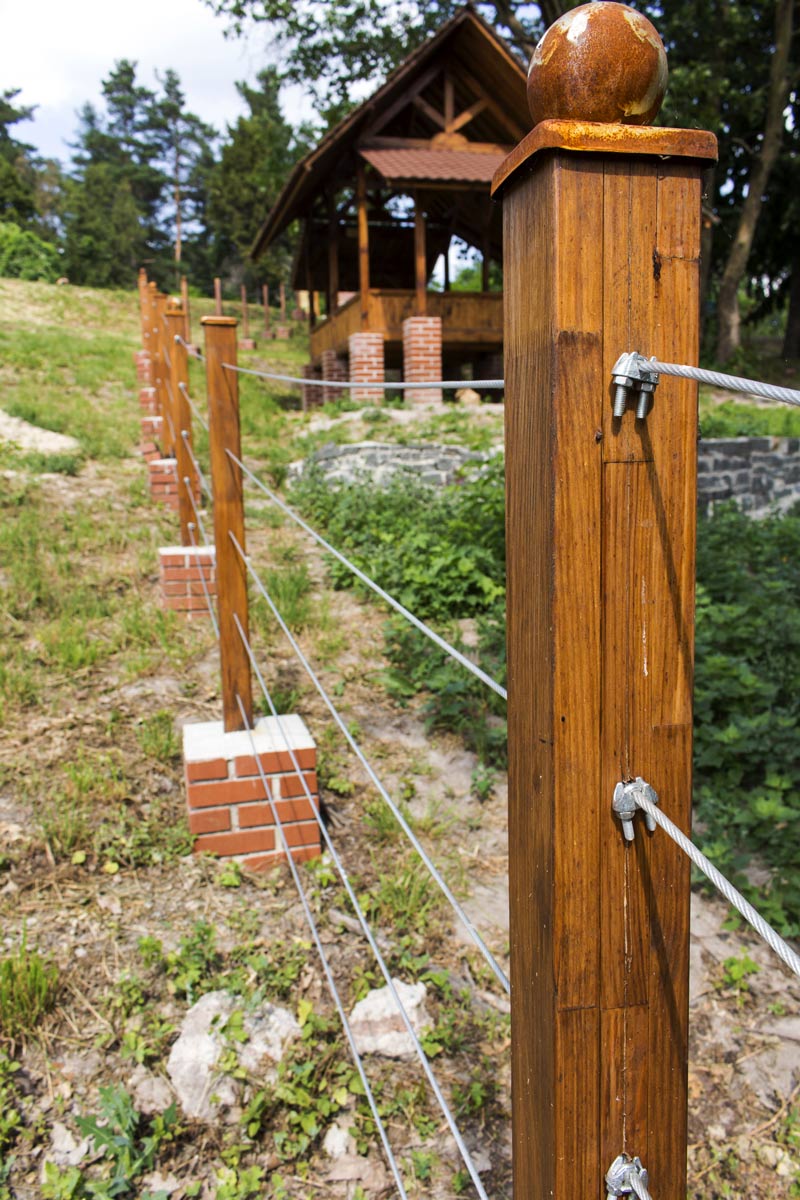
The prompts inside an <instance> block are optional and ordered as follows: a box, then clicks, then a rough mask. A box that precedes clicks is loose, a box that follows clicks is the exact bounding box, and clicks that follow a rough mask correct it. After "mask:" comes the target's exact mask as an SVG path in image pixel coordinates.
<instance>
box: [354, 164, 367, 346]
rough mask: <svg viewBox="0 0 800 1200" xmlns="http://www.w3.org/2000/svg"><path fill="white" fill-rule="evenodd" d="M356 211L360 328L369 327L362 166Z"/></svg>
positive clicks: (359, 170) (359, 172)
mask: <svg viewBox="0 0 800 1200" xmlns="http://www.w3.org/2000/svg"><path fill="white" fill-rule="evenodd" d="M356 209H357V212H358V295H359V300H360V303H361V328H362V330H367V329H369V216H368V213H367V177H366V175H365V173H364V168H363V167H361V166H360V167H359V168H358V174H357V175H356Z"/></svg>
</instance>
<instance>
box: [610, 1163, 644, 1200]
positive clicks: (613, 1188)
mask: <svg viewBox="0 0 800 1200" xmlns="http://www.w3.org/2000/svg"><path fill="white" fill-rule="evenodd" d="M632 1175H635V1176H636V1177H637V1179H638V1180H639V1182H640V1183H642V1184H643V1185H644V1187H647V1183H648V1176H647V1171H645V1169H644V1167H643V1166H642V1162H641V1159H639V1158H633V1159H631V1158H628V1156H627V1155H626V1154H620V1155H619V1156H618V1157H617V1158H615V1159H614V1161H613V1163H612V1164H611V1166H610V1167H609V1168H608V1171H607V1172H606V1193H607V1196H608V1200H613V1197H616V1196H631V1195H633V1194H634V1190H635V1189H634V1188H633V1186H632V1185H631V1176H632Z"/></svg>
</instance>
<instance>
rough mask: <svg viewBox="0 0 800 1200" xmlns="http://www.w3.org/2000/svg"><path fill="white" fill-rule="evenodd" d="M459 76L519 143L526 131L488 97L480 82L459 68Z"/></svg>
mask: <svg viewBox="0 0 800 1200" xmlns="http://www.w3.org/2000/svg"><path fill="white" fill-rule="evenodd" d="M459 76H460V78H461V81H462V82H463V83H466V84H467V86H468V87H471V88H472V89H473V90H474V91H476V92H477V93H478V95H479V96H481V97H482V98H483V99H484V100H485V101H486V107H487V108H488V109H489V111H490V112H491V113H492V115H493V116H494V117H496V118H497V120H498V121H499V122H500V124H501V125H502V126H503V127H504V128H505V129H507V130H508V132H509V133H510V134H511V137H512V138H513V139H514V141H515V142H519V141H521V140H522V138H524V137H525V135H526V133H527V132H528V130H527V129H523V128H522V126H521V125H518V124H517V122H516V121H515V120H514V118H513V117H510V116H509V115H508V113H507V112H506V110H505V109H504V108H503V106H502V104H498V103H497V101H496V100H495V99H494V98H493V97H492V96H490V94H489V93H488V92H487V90H486V88H485V87H484V86H483V84H482V83H481V82H480V80H478V79H476V78H475V76H474V75H473V74H472V73H471V72H470V71H467V70H465V69H464V68H463V67H460V68H459Z"/></svg>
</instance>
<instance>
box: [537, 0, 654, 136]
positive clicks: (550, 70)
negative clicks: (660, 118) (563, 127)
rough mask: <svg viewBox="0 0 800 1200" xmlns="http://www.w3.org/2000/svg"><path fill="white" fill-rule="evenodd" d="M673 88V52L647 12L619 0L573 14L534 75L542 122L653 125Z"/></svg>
mask: <svg viewBox="0 0 800 1200" xmlns="http://www.w3.org/2000/svg"><path fill="white" fill-rule="evenodd" d="M666 90H667V54H666V51H665V49H664V44H663V42H662V41H661V38H660V37H659V36H658V32H657V31H656V29H655V27H654V26H653V25H652V24H651V22H650V21H648V19H647V17H643V16H642V14H641V13H639V12H637V11H636V10H635V9H633V8H629V7H628V6H627V5H626V4H615V3H612V2H611V0H592V3H590V4H582V5H581V6H580V7H579V8H573V9H572V10H571V11H570V12H568V13H565V14H564V16H563V17H559V19H558V20H557V21H556V22H555V23H554V24H553V25H551V26H550V28H549V29H548V30H547V32H546V33H545V35H544V37H543V38H542V40H541V41H540V42H539V45H538V46H537V47H536V49H535V50H534V52H533V57H532V58H531V65H530V68H529V70H528V108H529V109H530V113H531V116H532V117H533V120H534V124H537V125H538V123H539V122H540V121H544V120H547V119H549V118H560V119H562V120H576V121H602V122H606V123H608V122H618V123H620V124H623V125H648V124H650V122H652V120H653V119H654V117H655V115H656V113H657V112H658V110H659V109H660V107H661V102H662V100H663V99H664V93H665V91H666Z"/></svg>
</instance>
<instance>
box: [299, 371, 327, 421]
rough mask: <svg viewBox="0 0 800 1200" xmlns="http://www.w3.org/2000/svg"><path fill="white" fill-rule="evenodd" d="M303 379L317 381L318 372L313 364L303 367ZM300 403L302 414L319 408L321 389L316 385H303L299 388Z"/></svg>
mask: <svg viewBox="0 0 800 1200" xmlns="http://www.w3.org/2000/svg"><path fill="white" fill-rule="evenodd" d="M303 378H304V379H319V371H318V370H317V368H316V367H315V366H314V364H313V363H306V364H305V366H304V367H303ZM300 401H301V404H302V407H303V412H308V410H309V409H310V408H319V406H320V404H321V403H322V388H321V387H319V385H318V384H316V383H304V384H302V385H301V387H300Z"/></svg>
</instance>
